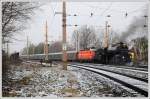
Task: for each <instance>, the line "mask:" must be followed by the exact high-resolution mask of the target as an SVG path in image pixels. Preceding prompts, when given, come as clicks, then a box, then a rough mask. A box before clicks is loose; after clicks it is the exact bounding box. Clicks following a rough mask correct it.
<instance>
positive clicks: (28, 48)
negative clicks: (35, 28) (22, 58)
mask: <svg viewBox="0 0 150 99" xmlns="http://www.w3.org/2000/svg"><path fill="white" fill-rule="evenodd" d="M27 60H29V37H28V36H27Z"/></svg>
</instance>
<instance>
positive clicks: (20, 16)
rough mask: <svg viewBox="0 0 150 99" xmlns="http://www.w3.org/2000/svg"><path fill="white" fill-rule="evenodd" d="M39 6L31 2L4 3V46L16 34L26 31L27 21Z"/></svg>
mask: <svg viewBox="0 0 150 99" xmlns="http://www.w3.org/2000/svg"><path fill="white" fill-rule="evenodd" d="M39 6H40V5H39V4H37V3H30V2H2V41H3V44H4V43H6V42H8V40H10V39H11V38H12V36H13V35H14V34H15V33H17V32H19V31H20V30H23V29H25V23H26V21H27V20H29V19H30V18H31V16H32V15H33V13H34V9H36V8H38V7H39Z"/></svg>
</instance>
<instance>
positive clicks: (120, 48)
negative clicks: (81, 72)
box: [94, 42, 131, 64]
mask: <svg viewBox="0 0 150 99" xmlns="http://www.w3.org/2000/svg"><path fill="white" fill-rule="evenodd" d="M113 47H114V48H112V49H108V48H104V49H98V50H96V51H95V57H94V60H95V61H96V62H100V63H102V64H126V63H130V62H131V55H130V53H129V52H130V51H129V49H128V46H127V45H126V44H124V43H122V42H120V43H117V44H115V45H113Z"/></svg>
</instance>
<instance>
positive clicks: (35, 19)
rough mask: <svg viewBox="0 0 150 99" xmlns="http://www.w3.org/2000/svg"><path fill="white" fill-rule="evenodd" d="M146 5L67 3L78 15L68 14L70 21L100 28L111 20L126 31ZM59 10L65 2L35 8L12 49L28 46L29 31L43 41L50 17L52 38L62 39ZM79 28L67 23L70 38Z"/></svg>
mask: <svg viewBox="0 0 150 99" xmlns="http://www.w3.org/2000/svg"><path fill="white" fill-rule="evenodd" d="M146 6H147V4H146V3H144V2H93V3H92V2H69V3H67V14H71V15H73V14H77V15H78V16H67V24H70V25H75V24H77V25H79V27H80V26H82V25H88V26H93V27H95V29H96V30H97V31H100V30H101V29H102V27H98V26H105V21H108V22H109V24H110V25H111V28H112V29H113V30H114V31H117V33H122V32H123V31H126V29H127V28H128V25H129V24H131V22H132V21H133V20H134V19H135V17H142V16H144V15H143V13H142V12H143V9H146ZM55 12H62V3H61V2H47V3H46V4H45V5H43V6H41V7H40V10H37V11H35V14H33V16H32V20H30V22H28V23H27V29H25V30H24V31H22V32H21V34H18V35H17V36H16V37H15V38H17V39H19V40H22V41H14V43H12V44H11V45H10V52H14V51H20V50H21V49H23V48H24V47H25V46H26V38H27V35H28V36H29V39H30V41H31V43H33V44H38V43H40V42H43V41H44V40H45V39H44V34H45V22H46V20H47V22H48V40H49V41H56V40H61V39H62V27H61V26H62V15H61V14H56V15H55V14H54V13H55ZM126 12H127V13H128V16H127V17H125V13H126ZM91 13H93V16H92V17H90V14H91ZM107 15H111V17H110V18H108V17H106V16H107ZM77 28H78V27H77ZM75 29H76V28H75V27H70V26H68V27H67V41H68V42H71V36H72V33H73V31H74V30H75ZM98 33H101V32H98Z"/></svg>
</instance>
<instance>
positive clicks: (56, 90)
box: [2, 63, 141, 97]
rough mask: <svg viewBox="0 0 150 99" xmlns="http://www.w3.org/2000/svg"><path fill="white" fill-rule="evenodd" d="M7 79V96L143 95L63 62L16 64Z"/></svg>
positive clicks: (5, 86) (4, 89) (4, 91)
mask: <svg viewBox="0 0 150 99" xmlns="http://www.w3.org/2000/svg"><path fill="white" fill-rule="evenodd" d="M7 75H8V76H7V77H6V78H3V86H2V91H3V96H5V97H137V96H141V95H139V94H137V93H136V92H134V91H133V90H130V89H128V88H125V87H123V86H121V85H120V84H118V83H114V82H113V81H112V80H110V79H107V78H105V77H103V76H100V75H98V74H95V73H92V72H90V71H86V70H83V69H79V68H75V67H68V70H67V71H64V70H62V66H61V65H53V66H52V67H43V66H41V65H36V64H32V65H31V64H30V63H22V64H20V66H14V65H12V66H11V68H10V70H9V71H8V73H7Z"/></svg>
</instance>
